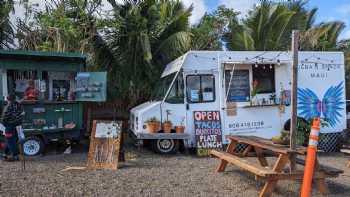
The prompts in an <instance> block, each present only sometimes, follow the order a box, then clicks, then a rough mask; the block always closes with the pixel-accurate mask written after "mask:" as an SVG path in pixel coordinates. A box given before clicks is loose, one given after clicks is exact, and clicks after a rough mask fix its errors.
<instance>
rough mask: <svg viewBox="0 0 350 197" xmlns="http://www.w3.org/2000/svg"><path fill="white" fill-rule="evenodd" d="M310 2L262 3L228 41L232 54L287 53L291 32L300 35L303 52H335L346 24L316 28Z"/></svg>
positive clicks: (250, 13)
mask: <svg viewBox="0 0 350 197" xmlns="http://www.w3.org/2000/svg"><path fill="white" fill-rule="evenodd" d="M306 3H307V1H302V0H299V1H291V2H287V3H272V2H271V1H262V2H261V4H260V5H259V6H258V7H257V8H256V9H254V10H252V11H250V12H249V14H248V17H247V18H246V19H243V21H242V22H241V23H239V24H237V25H235V26H230V34H228V35H227V36H226V37H225V40H226V41H227V43H228V48H229V49H231V50H288V49H289V48H290V37H291V33H292V30H294V29H296V30H300V31H301V42H300V49H301V50H334V49H335V48H336V45H337V40H338V37H339V35H340V33H341V31H342V30H343V29H344V27H345V26H344V23H343V22H337V21H336V22H328V23H321V24H318V25H314V21H315V16H316V12H317V9H316V8H313V9H311V10H307V9H306V8H305V5H306Z"/></svg>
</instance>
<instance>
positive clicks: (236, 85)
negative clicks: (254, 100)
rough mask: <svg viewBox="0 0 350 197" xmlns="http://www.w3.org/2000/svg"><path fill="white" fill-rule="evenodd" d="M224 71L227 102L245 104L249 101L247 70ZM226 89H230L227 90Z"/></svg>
mask: <svg viewBox="0 0 350 197" xmlns="http://www.w3.org/2000/svg"><path fill="white" fill-rule="evenodd" d="M230 79H231V70H226V71H225V84H226V86H225V87H226V92H227V91H228V97H227V102H245V101H249V100H250V83H249V70H235V71H234V72H233V74H232V79H231V85H230V86H229V83H230ZM228 88H230V89H229V90H228Z"/></svg>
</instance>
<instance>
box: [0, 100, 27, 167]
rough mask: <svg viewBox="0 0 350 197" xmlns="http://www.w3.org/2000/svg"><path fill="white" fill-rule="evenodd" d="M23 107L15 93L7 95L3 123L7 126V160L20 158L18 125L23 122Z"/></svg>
mask: <svg viewBox="0 0 350 197" xmlns="http://www.w3.org/2000/svg"><path fill="white" fill-rule="evenodd" d="M22 118H23V107H22V105H21V104H20V103H19V102H17V101H16V96H15V95H9V96H8V97H7V105H6V106H5V108H4V110H3V113H2V124H3V125H4V126H5V139H6V149H5V153H6V154H7V155H6V156H5V160H6V161H14V160H18V153H19V151H18V147H17V141H18V134H17V130H16V126H19V125H21V124H22Z"/></svg>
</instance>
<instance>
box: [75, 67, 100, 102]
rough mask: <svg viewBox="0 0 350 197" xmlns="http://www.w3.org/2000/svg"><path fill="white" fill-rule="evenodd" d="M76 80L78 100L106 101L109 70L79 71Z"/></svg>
mask: <svg viewBox="0 0 350 197" xmlns="http://www.w3.org/2000/svg"><path fill="white" fill-rule="evenodd" d="M75 80H76V88H75V100H76V101H90V102H104V101H106V97H107V72H79V73H78V74H77V76H76V78H75Z"/></svg>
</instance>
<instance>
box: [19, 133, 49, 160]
mask: <svg viewBox="0 0 350 197" xmlns="http://www.w3.org/2000/svg"><path fill="white" fill-rule="evenodd" d="M43 150H44V143H43V141H42V140H41V139H40V138H39V137H37V136H30V137H28V138H26V139H25V140H24V143H23V153H24V154H25V155H27V156H36V155H39V154H40V153H41V152H42V151H43Z"/></svg>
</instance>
